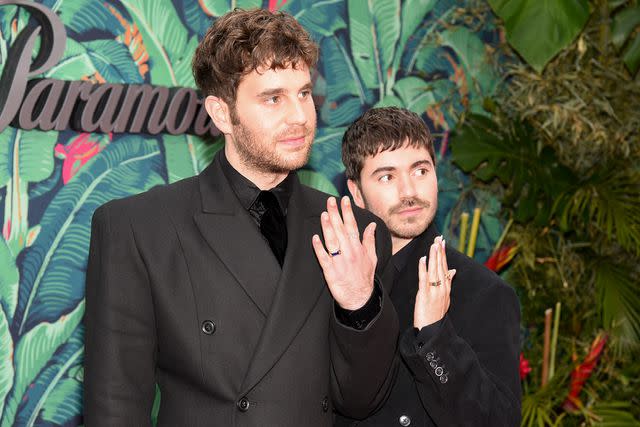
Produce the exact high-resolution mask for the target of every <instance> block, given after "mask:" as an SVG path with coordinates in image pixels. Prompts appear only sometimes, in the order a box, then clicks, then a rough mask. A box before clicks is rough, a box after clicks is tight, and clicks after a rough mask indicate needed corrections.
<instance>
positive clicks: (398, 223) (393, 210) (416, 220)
mask: <svg viewBox="0 0 640 427" xmlns="http://www.w3.org/2000/svg"><path fill="white" fill-rule="evenodd" d="M366 205H367V204H366V203H365V207H367V208H369V207H368V206H366ZM436 205H437V202H436ZM431 206H432V203H431V202H429V201H428V200H423V199H420V198H418V197H413V198H410V199H403V200H401V201H400V203H398V204H397V205H394V206H392V207H390V208H389V209H388V210H387V212H385V213H383V214H382V215H378V216H380V217H381V218H382V220H383V221H384V222H385V224H386V225H387V228H388V229H389V233H391V235H392V236H393V237H398V238H401V239H413V238H415V237H417V236H419V235H420V234H422V232H423V231H424V230H426V229H427V227H428V226H429V224H431V222H432V221H433V219H434V217H435V209H434V210H433V212H431V211H430V208H431ZM413 207H421V208H423V209H424V213H425V214H424V215H419V216H411V217H408V218H399V217H398V213H399V212H400V211H402V210H403V209H407V208H413ZM374 213H375V212H374Z"/></svg>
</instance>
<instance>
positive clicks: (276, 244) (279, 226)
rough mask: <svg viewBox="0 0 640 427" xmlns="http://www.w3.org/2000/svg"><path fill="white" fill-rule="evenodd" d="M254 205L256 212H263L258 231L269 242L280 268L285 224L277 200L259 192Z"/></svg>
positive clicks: (285, 236) (268, 194) (285, 229)
mask: <svg viewBox="0 0 640 427" xmlns="http://www.w3.org/2000/svg"><path fill="white" fill-rule="evenodd" d="M256 204H257V205H258V206H256V208H258V211H262V210H264V213H263V214H262V217H261V218H260V231H261V232H262V235H263V236H264V237H265V238H266V239H267V241H268V242H269V246H270V247H271V250H272V251H273V254H274V255H275V256H276V258H277V259H278V262H279V263H280V267H282V264H283V263H284V254H285V251H286V250H287V223H286V221H285V218H284V215H283V214H282V211H281V210H280V205H279V204H278V199H276V196H275V195H274V194H273V193H272V192H270V191H261V192H260V194H259V195H258V198H257V199H256ZM261 208H262V209H261Z"/></svg>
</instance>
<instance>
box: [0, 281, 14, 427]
mask: <svg viewBox="0 0 640 427" xmlns="http://www.w3.org/2000/svg"><path fill="white" fill-rule="evenodd" d="M1 285H2V283H0V286H1ZM13 375H14V372H13V337H12V336H11V331H10V330H9V322H8V321H7V316H6V315H5V312H4V309H3V307H2V306H0V402H1V403H2V404H3V405H4V401H5V398H6V397H7V394H8V393H9V390H11V387H12V386H13ZM2 413H3V406H2V405H0V420H2Z"/></svg>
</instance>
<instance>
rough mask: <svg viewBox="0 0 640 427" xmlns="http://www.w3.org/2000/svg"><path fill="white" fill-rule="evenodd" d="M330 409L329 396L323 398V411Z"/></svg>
mask: <svg viewBox="0 0 640 427" xmlns="http://www.w3.org/2000/svg"><path fill="white" fill-rule="evenodd" d="M328 410H329V398H328V397H327V396H325V397H324V399H322V412H327V411H328Z"/></svg>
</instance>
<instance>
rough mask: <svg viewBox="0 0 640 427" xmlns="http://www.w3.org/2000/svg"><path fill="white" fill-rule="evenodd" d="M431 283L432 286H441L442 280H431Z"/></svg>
mask: <svg viewBox="0 0 640 427" xmlns="http://www.w3.org/2000/svg"><path fill="white" fill-rule="evenodd" d="M429 284H430V285H431V286H440V285H442V282H441V281H440V280H438V281H437V282H429Z"/></svg>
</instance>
